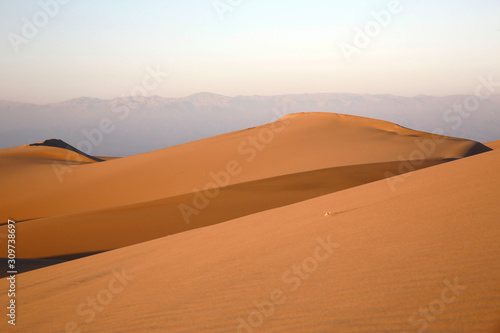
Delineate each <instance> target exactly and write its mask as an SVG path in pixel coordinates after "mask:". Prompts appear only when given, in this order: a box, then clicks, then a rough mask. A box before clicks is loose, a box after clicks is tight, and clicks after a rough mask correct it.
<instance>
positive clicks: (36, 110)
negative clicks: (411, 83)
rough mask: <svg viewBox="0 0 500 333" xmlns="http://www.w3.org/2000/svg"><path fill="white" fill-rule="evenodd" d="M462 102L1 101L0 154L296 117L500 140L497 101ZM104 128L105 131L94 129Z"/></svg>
mask: <svg viewBox="0 0 500 333" xmlns="http://www.w3.org/2000/svg"><path fill="white" fill-rule="evenodd" d="M467 97H468V96H465V95H454V96H445V97H434V96H424V95H420V96H416V97H400V96H393V95H357V94H300V95H280V96H236V97H227V96H222V95H217V94H211V93H206V92H205V93H198V94H194V95H191V96H188V97H184V98H162V97H159V96H151V97H145V98H141V99H140V100H139V101H134V100H133V99H131V98H130V99H127V98H126V97H125V98H117V99H114V100H101V99H97V98H90V97H81V98H76V99H72V100H68V101H65V102H61V103H52V104H46V105H35V104H23V103H16V102H9V101H0V148H7V147H13V146H19V145H23V144H27V143H30V142H38V141H43V140H45V139H47V138H53V137H56V138H61V139H63V140H64V141H65V142H68V143H69V144H71V145H73V146H75V147H77V148H78V149H81V150H83V151H85V152H86V153H88V154H91V155H115V156H127V155H133V154H138V153H142V152H146V151H152V150H156V149H160V148H164V147H168V146H172V145H177V144H182V143H185V142H189V141H193V140H197V139H202V138H206V137H210V136H214V135H217V134H222V133H227V132H231V131H235V130H240V129H245V128H248V127H253V126H258V125H262V124H265V123H269V122H271V121H273V120H275V119H277V118H279V117H281V116H284V115H286V114H290V113H298V112H332V113H344V114H351V115H359V116H365V117H370V118H377V119H381V120H387V121H390V122H394V123H397V124H399V125H402V126H405V127H409V128H411V129H416V130H421V131H426V132H434V133H436V132H437V133H442V134H445V135H450V136H456V137H462V138H467V139H472V140H475V141H480V142H488V141H493V140H498V139H500V95H493V96H491V97H490V98H489V99H487V100H484V101H481V103H480V105H479V108H478V109H477V110H476V111H474V112H470V113H467V112H464V111H462V112H459V111H453V108H454V106H455V105H458V106H460V105H462V104H463V103H464V101H465V100H466V98H467ZM102 126H104V128H105V129H106V131H103V130H101V129H100V127H102ZM85 133H86V134H85ZM99 133H100V134H99ZM89 137H90V139H89ZM84 141H87V142H84Z"/></svg>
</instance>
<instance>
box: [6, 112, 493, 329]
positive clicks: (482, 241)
mask: <svg viewBox="0 0 500 333" xmlns="http://www.w3.org/2000/svg"><path fill="white" fill-rule="evenodd" d="M498 146H500V143H499V142H491V143H486V144H484V145H483V144H481V143H478V142H474V141H470V140H466V139H459V138H452V137H444V136H438V135H434V134H428V133H425V132H418V131H414V130H410V129H406V128H403V127H400V126H398V125H396V124H392V123H388V122H384V121H379V120H374V119H368V118H364V117H355V116H346V115H339V114H329V113H304V114H292V115H288V116H285V117H283V118H281V119H279V120H277V121H275V122H273V123H270V124H267V125H263V126H260V127H255V128H251V129H247V130H243V131H238V132H233V133H228V134H223V135H220V136H216V137H213V138H208V139H204V140H200V141H195V142H191V143H187V144H183V145H180V146H175V147H171V148H166V149H163V150H159V151H154V152H150V153H145V154H140V155H134V156H130V157H124V158H117V159H112V158H105V157H101V158H99V159H97V158H92V157H91V156H85V155H82V154H80V153H79V151H78V150H77V149H72V148H71V147H69V146H67V145H65V144H63V143H62V141H55V140H51V141H46V142H45V143H40V144H36V145H25V146H21V147H14V148H8V149H2V150H0V161H1V164H0V167H1V173H0V175H1V180H2V184H3V185H4V188H5V189H6V191H4V193H5V194H8V195H5V194H4V195H3V196H2V200H1V203H2V206H1V207H2V208H1V210H0V211H1V212H2V214H4V215H3V216H2V220H6V219H11V220H14V221H16V222H17V223H16V234H17V238H16V240H17V249H18V250H17V258H19V259H20V260H21V261H20V262H19V264H18V265H19V269H20V270H21V271H22V269H23V261H22V260H26V268H25V269H26V272H24V273H22V274H19V275H18V281H19V285H20V286H22V295H23V296H22V297H20V298H19V301H18V304H17V305H16V306H17V309H18V310H17V311H18V313H17V315H18V316H19V318H22V320H21V319H19V323H18V324H17V325H16V329H17V330H20V331H23V332H34V331H37V332H48V331H50V332H54V331H57V332H79V331H80V330H81V331H85V332H116V331H120V332H126V331H159V332H181V331H182V332H230V331H236V332H254V331H255V332H257V331H262V332H274V331H283V332H284V331H287V332H311V331H314V332H331V331H335V332H361V331H370V332H381V331H388V328H390V330H391V331H394V332H396V331H397V332H400V331H411V330H415V329H419V328H425V329H427V328H428V331H432V332H463V331H467V332H496V331H498V330H499V329H500V318H499V316H498V314H499V313H500V302H499V301H500V290H499V289H498V282H499V280H498V277H499V276H500V255H499V243H498V239H499V237H500V228H499V227H498V223H497V221H498V219H497V216H498V214H499V213H500V208H499V207H500V206H498V199H499V198H500V197H499V192H498V188H499V186H500V177H499V175H498V172H497V169H498V168H497V166H498V163H499V158H500V155H499V154H498V153H497V151H496V150H495V148H498ZM403 158H404V159H403ZM59 168H68V170H69V171H67V174H63V177H64V179H63V181H61V182H60V181H59V180H58V178H57V176H58V170H59ZM47 188H50V195H47V193H48V190H47ZM27 207H29V209H27ZM7 212H8V213H7ZM7 214H8V215H7ZM0 228H1V229H0V233H3V234H7V233H8V226H7V225H2V226H1V227H0ZM7 255H8V254H7V253H6V252H5V249H4V248H2V255H1V256H2V257H7ZM77 258H80V259H77ZM71 259H77V260H71ZM68 260H70V261H68ZM44 266H50V267H45V268H40V267H44ZM35 268H39V269H36V270H33V271H28V270H32V269H35ZM117 281H119V282H117ZM113 283H115V284H113ZM120 283H122V284H123V286H119V285H120ZM0 285H1V286H2V289H3V290H6V289H8V287H9V283H8V281H6V280H5V279H3V280H2V282H1V284H0ZM117 285H118V286H119V287H117ZM113 288H115V289H116V291H115V289H113ZM446 288H448V289H449V291H446ZM118 290H119V292H118ZM122 290H123V292H122ZM443 290H444V291H443ZM1 297H2V298H3V299H2V302H6V301H7V300H6V293H3V294H2V295H1ZM115 297H116V301H115V300H114V298H115ZM92 299H94V303H92ZM436 300H437V301H436ZM108 304H109V305H108ZM429 307H430V308H429ZM44 308H50V309H51V311H49V312H46V311H40V310H39V309H44ZM422 309H423V310H422ZM445 310H446V311H445ZM438 313H439V316H438ZM193 314H196V315H195V318H193ZM312 314H314V315H312ZM438 317H439V320H438V319H437V318H438ZM119 318H121V319H119ZM471 318H473V320H471ZM2 325H5V326H7V324H6V323H2ZM311 327H314V329H311Z"/></svg>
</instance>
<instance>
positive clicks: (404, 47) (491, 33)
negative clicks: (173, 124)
mask: <svg viewBox="0 0 500 333" xmlns="http://www.w3.org/2000/svg"><path fill="white" fill-rule="evenodd" d="M55 1H57V0H41V1H31V0H22V1H10V0H0V36H1V38H0V50H1V57H0V77H1V80H0V100H10V101H19V102H32V103H49V102H60V101H64V100H68V99H71V98H76V97H81V96H89V97H97V98H101V99H111V98H114V97H118V96H122V95H129V94H130V92H131V90H132V89H133V88H134V87H135V86H137V85H141V84H142V81H143V78H144V77H145V75H146V74H147V72H146V69H147V68H148V66H149V67H153V68H154V67H159V68H160V69H161V70H163V71H168V72H169V74H170V75H169V76H168V77H167V78H166V79H165V80H164V82H162V84H161V85H160V86H159V87H158V88H156V89H154V90H153V91H148V94H150V95H159V96H162V97H184V96H187V95H190V94H193V93H197V92H213V93H218V94H223V95H228V96H235V95H277V94H292V93H368V94H394V95H403V96H415V95H419V94H427V95H451V94H472V93H473V92H474V88H475V87H476V85H477V77H478V76H481V75H482V76H485V75H489V74H493V75H495V77H497V78H498V80H499V81H500V0H478V1H470V0H440V1H431V0H418V1H417V0H401V1H400V7H398V8H399V12H398V13H395V14H391V17H390V23H389V24H387V26H386V27H381V28H380V31H379V32H377V31H376V30H373V31H375V32H374V33H373V34H372V35H373V36H372V37H369V45H368V46H367V47H365V48H360V49H359V53H357V54H354V55H353V57H352V61H350V62H349V61H347V59H346V57H345V56H344V54H343V53H342V51H341V47H340V45H341V43H342V42H344V43H350V44H353V41H354V38H355V36H356V30H355V29H356V28H361V29H364V28H365V26H366V25H369V26H370V24H371V26H372V27H373V26H374V25H373V22H375V21H374V18H373V16H371V14H370V13H372V12H380V11H381V10H386V9H387V8H388V4H389V3H390V2H391V1H389V0H387V1H378V0H356V1H346V0H343V1H340V0H338V1H337V0H307V1H306V0H303V1H298V0H273V1H269V0H217V1H214V0H184V1H172V0H165V1H159V0H158V1H154V0H149V1H139V0H100V1H98V0H72V1H68V0H64V1H63V0H60V1H61V2H67V3H66V4H59V5H58V7H59V8H56V9H57V10H56V12H55V14H54V15H53V17H50V16H49V15H47V14H44V12H43V9H42V5H41V4H42V3H47V4H52V6H49V8H52V9H54V7H53V4H54V2H55ZM217 2H218V3H219V4H222V5H220V6H221V7H220V8H223V7H222V6H224V4H226V8H230V9H231V10H227V11H225V12H223V13H222V17H223V19H221V16H220V15H219V14H220V13H218V11H217V10H216V9H215V6H214V3H217ZM231 4H232V5H231ZM228 6H230V7H228ZM391 8H392V7H391ZM49 11H50V10H49ZM37 20H38V21H37ZM26 22H28V23H26ZM33 23H37V24H38V25H39V28H37V29H38V32H35V33H33V31H30V30H29V28H26V25H27V24H33ZM375 27H376V24H375ZM23 30H24V32H25V34H24V35H23ZM26 31H28V35H26ZM30 33H31V35H30ZM13 36H15V37H13ZM13 40H14V41H15V42H13ZM20 40H22V42H20ZM16 43H17V44H16ZM13 45H14V47H13ZM344 45H345V44H344ZM353 45H354V44H353ZM15 48H17V52H16V51H15Z"/></svg>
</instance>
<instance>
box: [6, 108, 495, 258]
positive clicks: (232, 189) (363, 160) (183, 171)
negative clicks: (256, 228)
mask: <svg viewBox="0 0 500 333" xmlns="http://www.w3.org/2000/svg"><path fill="white" fill-rule="evenodd" d="M56 146H57V145H56ZM60 146H61V145H60V144H59V145H58V147H46V146H23V147H17V148H11V149H5V150H1V151H0V161H2V164H0V169H1V171H2V172H1V173H0V180H1V181H2V183H3V184H4V186H5V188H6V189H8V191H4V192H2V194H1V196H2V197H1V199H2V200H1V203H0V215H1V216H2V219H3V220H6V219H7V218H11V219H14V220H16V221H24V222H22V223H19V225H18V228H19V230H20V233H19V237H20V240H22V241H23V242H24V243H25V244H26V245H25V246H23V247H21V248H20V249H19V252H18V256H19V257H21V258H55V257H57V258H59V259H60V258H65V259H67V258H68V257H75V256H82V255H87V254H92V253H96V252H101V251H105V250H110V249H114V248H117V247H121V246H126V245H131V244H134V243H138V242H142V241H146V240H150V239H154V238H158V237H161V236H165V235H169V234H173V233H177V232H182V231H186V230H190V229H193V228H198V227H201V226H208V225H212V224H215V223H220V222H223V221H227V220H230V219H234V218H237V217H241V216H245V215H248V214H253V213H257V212H260V211H264V210H266V209H271V208H276V207H279V206H283V205H286V204H291V203H295V202H299V201H302V200H306V199H310V198H313V197H317V196H320V195H324V194H327V193H332V192H335V191H339V190H343V189H346V188H349V187H353V186H358V185H361V184H364V183H367V182H372V181H375V180H379V179H382V178H384V177H386V176H387V173H389V174H391V175H396V174H399V173H403V172H408V171H413V170H416V169H420V168H424V167H428V166H431V165H436V164H439V163H443V162H446V161H449V160H453V159H457V158H462V157H467V156H470V155H473V154H477V153H482V152H485V151H488V150H489V148H487V147H486V146H484V145H482V144H479V143H477V142H474V141H469V140H465V139H458V138H450V137H442V136H436V135H431V134H428V133H424V132H418V131H413V130H410V129H406V128H403V127H400V126H397V125H395V124H391V123H388V122H384V121H378V120H373V119H368V118H362V117H354V116H345V115H336V114H322V113H313V114H297V115H289V116H286V117H284V118H282V119H280V120H278V121H276V122H274V123H272V124H269V125H265V126H260V127H256V128H252V129H248V130H244V131H239V132H234V133H229V134H224V135H221V136H217V137H213V138H209V139H205V140H201V141H196V142H192V143H188V144H184V145H180V146H176V147H171V148H167V149H163V150H159V151H155V152H151V153H147V154H141V155H137V156H131V157H127V158H120V159H107V160H106V159H105V160H106V161H104V162H99V163H97V162H96V161H95V158H93V157H92V156H82V155H78V154H76V155H75V153H77V152H75V151H67V150H65V149H61V148H60ZM66 157H69V158H70V159H71V160H77V161H79V162H71V164H70V165H68V164H66V162H65V159H66ZM3 161H7V162H6V163H5V162H3ZM28 166H29V169H28V170H26V168H27V167H28ZM58 175H59V177H58ZM211 187H213V188H215V189H213V188H212V189H211V190H210V188H211ZM207 188H209V191H211V193H214V191H215V192H216V193H217V194H216V195H215V197H214V198H209V199H207V196H210V195H209V194H206V195H205V199H201V198H200V195H199V194H200V193H202V195H203V194H205V192H202V191H204V190H205V189H207ZM11 189H12V191H11ZM218 192H220V193H218ZM8 193H14V194H15V195H9V194H8ZM204 201H207V202H208V204H205V203H204ZM200 202H201V203H200ZM197 203H198V204H197ZM180 205H182V207H184V208H183V211H184V214H183V213H182V212H181V209H180ZM200 206H201V207H202V208H200ZM205 206H206V207H205ZM186 211H187V213H186ZM186 215H187V218H186ZM138 223H140V225H141V226H142V228H141V230H138V229H137V225H138ZM5 229H6V226H5V225H4V226H0V232H4V231H5ZM42 232H43V233H44V234H45V235H46V236H45V237H43V238H41V237H39V235H40V233H42ZM117 232H118V233H119V235H120V236H119V237H117V236H116V233H117ZM5 251H6V250H5V249H1V250H0V255H4V254H5Z"/></svg>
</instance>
